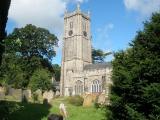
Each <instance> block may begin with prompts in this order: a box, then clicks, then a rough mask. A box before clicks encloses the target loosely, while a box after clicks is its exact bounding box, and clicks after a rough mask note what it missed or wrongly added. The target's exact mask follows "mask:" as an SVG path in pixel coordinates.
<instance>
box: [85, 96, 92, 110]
mask: <svg viewBox="0 0 160 120" xmlns="http://www.w3.org/2000/svg"><path fill="white" fill-rule="evenodd" d="M90 106H92V95H91V94H87V95H85V96H84V102H83V107H90Z"/></svg>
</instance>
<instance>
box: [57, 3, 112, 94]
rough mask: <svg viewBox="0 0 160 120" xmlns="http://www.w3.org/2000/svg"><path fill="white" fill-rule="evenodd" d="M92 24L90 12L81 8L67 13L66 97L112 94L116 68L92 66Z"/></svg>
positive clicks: (62, 84) (63, 89)
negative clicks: (112, 72)
mask: <svg viewBox="0 0 160 120" xmlns="http://www.w3.org/2000/svg"><path fill="white" fill-rule="evenodd" d="M90 23H91V19H90V13H89V12H88V13H84V12H81V10H80V5H77V8H76V10H75V11H73V12H67V11H66V12H65V14H64V38H63V50H62V63H61V80H60V93H61V95H62V96H71V95H83V94H100V93H102V92H105V94H106V95H108V93H109V86H110V84H111V71H112V67H111V64H110V63H97V64H92V57H91V55H92V54H91V52H92V49H91V47H92V46H91V29H90ZM102 44H103V43H102Z"/></svg>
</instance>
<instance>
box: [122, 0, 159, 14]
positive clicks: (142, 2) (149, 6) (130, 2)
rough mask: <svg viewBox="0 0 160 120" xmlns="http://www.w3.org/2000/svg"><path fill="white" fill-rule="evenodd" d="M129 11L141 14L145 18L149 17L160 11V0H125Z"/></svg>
mask: <svg viewBox="0 0 160 120" xmlns="http://www.w3.org/2000/svg"><path fill="white" fill-rule="evenodd" d="M124 4H125V7H126V8H127V9H128V10H132V11H136V12H139V13H140V14H141V15H143V16H149V15H150V14H152V13H153V12H156V11H159V10H160V0H124Z"/></svg>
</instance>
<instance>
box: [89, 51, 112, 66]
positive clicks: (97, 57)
mask: <svg viewBox="0 0 160 120" xmlns="http://www.w3.org/2000/svg"><path fill="white" fill-rule="evenodd" d="M110 54H112V53H111V52H107V53H105V52H104V51H102V50H101V49H94V48H93V49H92V62H93V63H102V62H104V59H105V58H106V56H107V55H110Z"/></svg>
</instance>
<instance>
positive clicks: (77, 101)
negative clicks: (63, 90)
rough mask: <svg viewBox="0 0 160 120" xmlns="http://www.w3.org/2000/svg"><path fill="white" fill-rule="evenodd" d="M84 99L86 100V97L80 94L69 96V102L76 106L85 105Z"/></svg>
mask: <svg viewBox="0 0 160 120" xmlns="http://www.w3.org/2000/svg"><path fill="white" fill-rule="evenodd" d="M83 101H84V99H83V98H82V97H81V96H79V95H76V96H70V97H69V98H68V102H69V103H70V104H72V105H75V106H82V105H83Z"/></svg>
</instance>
